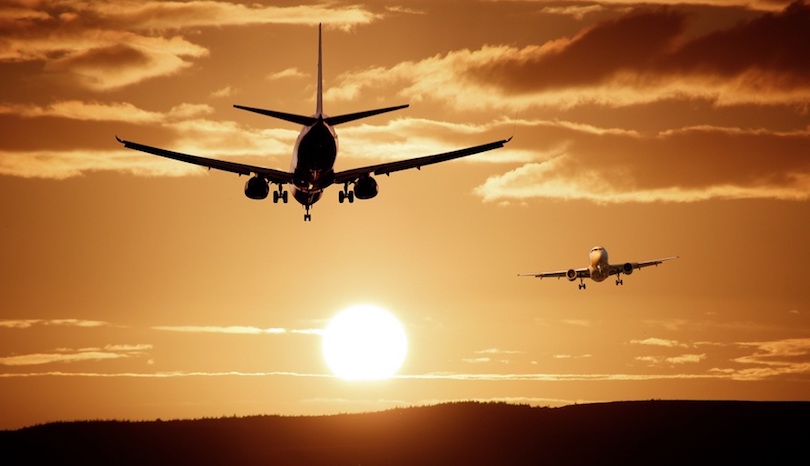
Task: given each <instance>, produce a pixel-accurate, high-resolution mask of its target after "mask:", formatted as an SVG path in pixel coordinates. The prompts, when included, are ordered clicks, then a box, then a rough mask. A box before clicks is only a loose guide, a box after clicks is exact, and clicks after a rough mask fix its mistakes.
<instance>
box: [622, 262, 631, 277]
mask: <svg viewBox="0 0 810 466" xmlns="http://www.w3.org/2000/svg"><path fill="white" fill-rule="evenodd" d="M622 273H623V274H625V275H630V274H631V273H633V264H631V263H629V262H626V263H625V264H624V265H622Z"/></svg>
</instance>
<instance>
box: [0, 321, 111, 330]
mask: <svg viewBox="0 0 810 466" xmlns="http://www.w3.org/2000/svg"><path fill="white" fill-rule="evenodd" d="M38 325H45V326H48V325H50V326H64V327H107V326H112V325H113V324H111V323H109V322H104V321H100V320H82V319H17V320H0V327H7V328H19V329H24V328H31V327H34V326H38Z"/></svg>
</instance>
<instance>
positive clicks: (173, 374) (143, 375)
mask: <svg viewBox="0 0 810 466" xmlns="http://www.w3.org/2000/svg"><path fill="white" fill-rule="evenodd" d="M29 377H87V378H99V379H116V378H134V379H170V378H177V377H180V378H185V377H305V378H335V377H336V376H333V375H327V374H303V373H297V372H283V371H275V372H240V371H229V372H184V371H168V372H109V373H105V372H61V371H48V372H29V373H0V378H29Z"/></svg>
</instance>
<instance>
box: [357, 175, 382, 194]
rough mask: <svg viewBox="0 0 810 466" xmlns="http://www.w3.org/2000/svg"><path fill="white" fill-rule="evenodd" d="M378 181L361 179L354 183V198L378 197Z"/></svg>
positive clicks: (365, 177) (366, 178) (368, 178)
mask: <svg viewBox="0 0 810 466" xmlns="http://www.w3.org/2000/svg"><path fill="white" fill-rule="evenodd" d="M378 191H379V189H378V188H377V181H376V180H375V179H374V178H372V177H370V176H364V177H361V178H360V179H359V180H357V181H356V182H355V183H354V196H355V197H356V198H358V199H371V198H372V197H374V196H376V195H377V192H378Z"/></svg>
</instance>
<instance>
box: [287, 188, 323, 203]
mask: <svg viewBox="0 0 810 466" xmlns="http://www.w3.org/2000/svg"><path fill="white" fill-rule="evenodd" d="M322 194H323V191H321V190H318V191H308V190H305V189H299V188H293V198H295V200H296V201H298V203H299V204H301V205H305V206H306V205H312V204H314V203H316V202H318V199H320V198H321V195H322Z"/></svg>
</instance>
